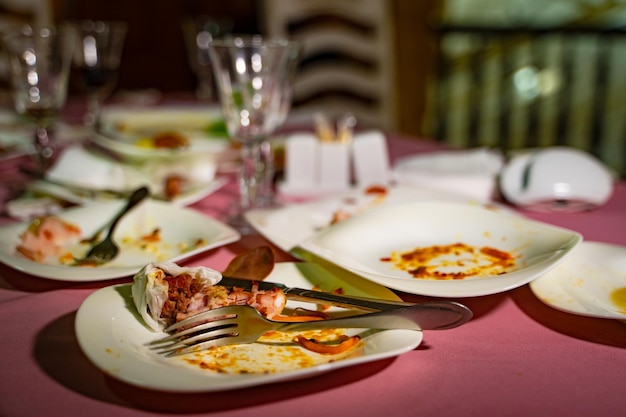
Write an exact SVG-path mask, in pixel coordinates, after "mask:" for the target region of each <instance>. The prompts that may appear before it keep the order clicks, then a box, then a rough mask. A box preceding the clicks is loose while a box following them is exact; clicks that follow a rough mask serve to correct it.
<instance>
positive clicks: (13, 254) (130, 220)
mask: <svg viewBox="0 0 626 417" xmlns="http://www.w3.org/2000/svg"><path fill="white" fill-rule="evenodd" d="M124 204H125V201H122V200H115V201H94V202H92V203H90V204H87V205H85V206H83V207H74V208H69V209H67V210H64V211H62V212H59V213H55V214H54V215H52V216H56V217H48V218H42V219H37V220H35V221H34V222H22V223H15V224H11V225H6V226H2V227H0V262H2V263H4V264H5V265H7V266H9V267H11V268H13V269H16V270H19V271H22V272H25V273H27V274H31V275H35V276H39V277H42V278H49V279H56V280H61V281H97V280H103V279H114V278H120V277H132V276H133V275H134V274H136V273H137V271H139V270H140V269H141V268H142V267H143V266H145V265H146V264H147V263H149V262H176V261H180V260H182V259H186V258H188V257H190V256H193V255H196V254H199V253H201V252H204V251H206V250H209V249H213V248H216V247H219V246H222V245H225V244H228V243H231V242H234V241H236V240H238V239H239V238H240V237H241V236H240V235H239V233H237V231H235V230H234V229H232V228H231V227H230V226H228V225H226V224H224V223H222V222H220V221H218V220H216V219H213V218H211V217H207V216H206V215H204V214H202V213H199V212H197V211H195V210H191V209H187V208H184V207H179V206H177V205H173V204H171V203H165V202H161V201H156V200H145V201H143V202H142V203H140V204H139V205H138V206H136V207H135V208H134V209H133V210H131V211H130V212H129V213H128V214H127V215H126V216H124V218H122V219H121V220H120V222H119V224H118V226H117V228H116V229H115V232H114V235H113V238H114V240H115V242H116V243H117V244H118V246H119V249H120V251H119V253H118V255H117V256H116V257H115V258H114V259H113V260H112V261H110V262H107V263H105V264H102V265H98V266H97V267H94V266H93V265H84V266H75V265H74V264H75V259H81V258H83V257H84V255H85V254H86V253H87V251H88V250H89V248H90V247H91V245H90V243H89V242H88V241H89V240H91V238H92V236H93V235H95V234H96V232H98V231H99V230H100V229H101V228H103V227H104V226H108V222H109V220H110V219H111V218H112V217H113V216H114V215H115V214H116V213H118V212H119V211H120V210H121V208H122V207H123V205H124ZM41 223H43V225H44V227H42V225H41ZM50 225H55V226H54V228H52V227H51V226H50ZM68 230H69V231H70V232H69V233H68ZM102 236H103V234H102ZM102 236H100V237H102ZM18 247H20V248H21V249H18ZM37 251H40V252H41V254H40V255H37V254H36V253H37ZM31 252H33V253H35V254H32V253H31ZM26 255H30V256H26ZM33 258H34V259H33Z"/></svg>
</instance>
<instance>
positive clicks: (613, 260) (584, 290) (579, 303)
mask: <svg viewBox="0 0 626 417" xmlns="http://www.w3.org/2000/svg"><path fill="white" fill-rule="evenodd" d="M530 288H531V290H532V292H533V293H534V294H535V296H537V298H539V299H540V300H541V301H543V302H544V303H545V304H547V305H549V306H550V307H553V308H555V309H557V310H561V311H565V312H567V313H572V314H577V315H581V316H589V317H599V318H606V319H617V320H626V247H623V246H618V245H612V244H608V243H601V242H583V243H581V244H580V245H579V246H578V247H577V248H576V249H574V251H573V252H572V256H570V257H568V258H567V259H566V260H565V261H564V262H563V263H562V264H561V265H559V266H557V267H556V268H554V269H553V270H552V271H550V272H548V273H547V274H545V275H544V276H542V277H540V278H538V279H536V280H535V281H533V282H531V283H530Z"/></svg>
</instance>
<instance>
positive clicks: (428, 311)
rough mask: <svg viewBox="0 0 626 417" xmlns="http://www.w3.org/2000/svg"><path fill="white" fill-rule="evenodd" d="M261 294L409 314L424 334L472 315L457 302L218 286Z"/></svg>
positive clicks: (241, 283)
mask: <svg viewBox="0 0 626 417" xmlns="http://www.w3.org/2000/svg"><path fill="white" fill-rule="evenodd" d="M255 284H256V285H258V288H259V289H260V290H271V289H272V288H280V289H281V290H283V292H284V293H285V295H286V296H287V298H288V299H290V300H293V301H305V302H310V303H315V304H323V305H332V306H337V307H343V308H349V309H353V310H362V311H370V312H371V311H391V310H395V309H398V310H405V309H406V308H407V307H411V308H410V309H408V310H406V311H407V312H408V314H410V319H411V320H413V321H414V322H415V323H417V324H418V325H419V327H420V328H421V329H422V330H444V329H451V328H454V327H457V326H460V325H461V324H463V323H465V322H467V321H469V320H470V319H471V318H472V316H473V313H472V311H471V310H470V309H469V308H467V307H466V306H464V305H463V304H460V303H457V302H455V301H430V302H425V303H419V304H415V303H406V302H403V301H390V300H381V299H376V298H368V297H355V296H347V295H339V294H332V293H327V292H322V291H316V290H307V289H303V288H297V287H288V286H286V285H284V284H279V283H276V282H269V281H253V280H249V279H242V278H233V277H224V276H223V277H222V280H221V281H220V282H219V285H223V286H225V287H239V288H243V289H244V290H248V291H249V290H251V289H252V286H253V285H255Z"/></svg>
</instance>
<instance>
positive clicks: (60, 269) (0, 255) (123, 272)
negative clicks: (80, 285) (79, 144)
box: [0, 199, 241, 282]
mask: <svg viewBox="0 0 626 417" xmlns="http://www.w3.org/2000/svg"><path fill="white" fill-rule="evenodd" d="M123 203H124V202H123V201H122V200H118V201H107V202H104V201H103V202H97V201H96V202H93V203H91V204H88V205H85V206H81V207H75V208H71V209H68V210H65V211H63V212H61V213H58V214H56V216H58V217H60V218H62V219H65V220H69V221H71V220H72V218H73V217H74V216H76V215H77V213H78V214H82V213H88V212H90V211H93V210H98V209H102V208H103V207H105V206H108V207H110V208H111V213H115V212H116V210H118V209H119V207H121V205H122V204H123ZM142 204H150V205H152V206H156V207H157V209H160V210H167V211H172V212H179V213H181V215H184V216H187V217H189V216H193V218H194V221H196V220H197V221H203V222H205V224H206V225H210V226H211V227H213V228H215V229H216V231H217V232H218V233H219V240H216V241H212V242H209V243H207V244H206V245H204V246H202V247H199V248H196V249H194V250H191V251H188V252H184V253H181V254H179V255H177V256H174V257H172V258H170V259H169V261H171V262H178V261H182V260H184V259H187V258H189V257H192V256H195V255H197V254H199V253H202V252H205V251H208V250H211V249H215V248H217V247H220V246H224V245H227V244H230V243H233V242H236V241H237V240H239V239H240V238H241V235H240V234H239V232H237V231H236V230H234V229H233V228H231V227H230V226H228V225H227V224H225V223H222V222H221V221H219V220H217V219H214V218H212V217H210V216H205V215H202V213H200V212H198V211H196V210H193V209H191V208H187V207H179V206H177V205H173V204H169V203H166V202H161V201H156V200H152V199H148V200H146V201H145V202H144V203H142ZM30 222H31V221H25V222H19V223H14V224H10V225H6V226H1V227H0V240H1V241H2V243H0V262H1V263H3V264H4V265H6V266H7V267H10V268H12V269H15V270H17V271H20V272H23V273H26V274H29V275H33V276H36V277H39V278H44V279H49V280H53V281H65V282H93V281H105V280H112V279H117V278H123V277H128V276H131V275H133V274H135V273H136V272H137V271H138V270H139V269H141V267H143V266H144V264H143V263H142V264H137V265H132V266H130V265H129V266H124V267H121V266H118V267H98V268H89V267H70V266H62V265H49V264H44V263H39V262H35V261H32V260H30V259H27V258H22V257H18V256H17V255H16V254H15V253H14V250H15V248H14V247H13V246H11V245H12V244H13V243H15V242H16V240H17V237H18V236H19V234H20V233H21V232H22V231H23V230H24V229H25V227H27V225H28V224H29V223H30ZM5 248H6V249H7V250H5ZM9 248H11V249H13V250H8V249H9ZM16 261H17V262H16ZM51 271H52V272H51ZM68 271H75V273H72V274H69V276H68V274H67V272H68ZM77 271H81V272H83V273H79V272H77Z"/></svg>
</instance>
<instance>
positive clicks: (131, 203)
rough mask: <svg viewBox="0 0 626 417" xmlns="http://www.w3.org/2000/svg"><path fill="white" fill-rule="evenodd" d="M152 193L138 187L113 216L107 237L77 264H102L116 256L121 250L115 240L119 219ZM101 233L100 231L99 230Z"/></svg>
mask: <svg viewBox="0 0 626 417" xmlns="http://www.w3.org/2000/svg"><path fill="white" fill-rule="evenodd" d="M149 195H150V191H149V190H148V188H147V187H141V188H138V189H136V190H135V191H134V192H133V193H132V194H131V195H130V197H129V198H128V201H127V202H126V206H124V208H123V209H122V210H120V212H119V213H117V215H116V216H115V217H114V218H113V220H112V221H111V224H110V226H109V232H108V233H107V235H106V237H105V238H104V239H103V240H102V241H100V243H98V244H96V245H94V246H92V247H91V249H89V252H87V255H85V257H83V258H82V259H77V260H76V261H75V265H102V264H104V263H107V262H109V261H111V260H112V259H113V258H115V257H116V256H117V254H118V252H119V247H118V246H117V244H116V243H115V242H114V241H113V232H114V231H115V228H116V227H117V224H118V223H119V221H120V220H121V219H122V217H124V215H126V213H128V212H129V211H130V210H131V209H132V208H133V207H135V206H136V205H137V204H139V203H140V202H142V201H143V200H144V199H145V198H146V197H148V196H149ZM98 233H99V232H98Z"/></svg>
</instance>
